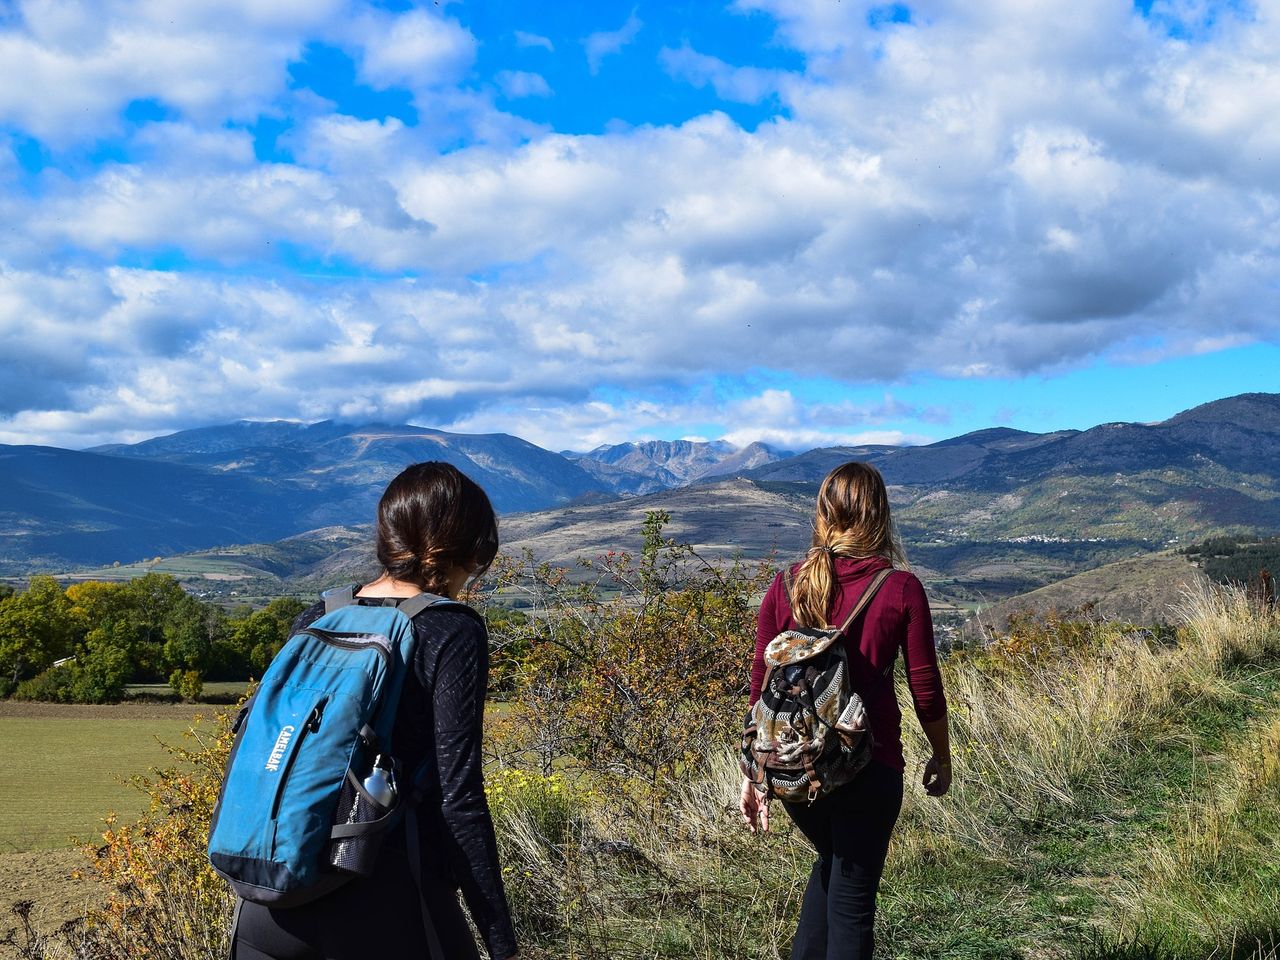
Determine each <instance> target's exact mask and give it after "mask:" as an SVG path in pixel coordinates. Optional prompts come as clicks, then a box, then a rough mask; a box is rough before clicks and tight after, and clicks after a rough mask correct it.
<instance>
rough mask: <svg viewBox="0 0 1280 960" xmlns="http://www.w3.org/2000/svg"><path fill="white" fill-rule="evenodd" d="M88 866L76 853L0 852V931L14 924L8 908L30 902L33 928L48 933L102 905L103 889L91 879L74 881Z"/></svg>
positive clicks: (61, 851)
mask: <svg viewBox="0 0 1280 960" xmlns="http://www.w3.org/2000/svg"><path fill="white" fill-rule="evenodd" d="M87 864H88V860H87V859H86V858H85V856H84V854H82V853H81V852H80V851H79V850H41V851H39V852H36V853H0V928H3V929H7V928H8V927H10V926H12V925H13V923H12V921H11V919H10V915H9V909H10V907H11V906H12V905H13V904H14V903H17V902H18V901H19V900H31V901H32V902H33V903H34V904H35V907H34V909H33V910H32V915H31V918H32V921H33V922H34V924H35V926H36V929H38V930H44V931H50V930H53V929H55V928H56V927H58V925H59V924H61V923H62V922H63V921H64V920H71V919H73V918H75V917H82V916H84V915H85V912H86V911H87V910H89V909H90V908H92V907H95V906H97V905H98V904H99V903H100V902H101V895H102V890H101V888H100V887H99V886H98V884H97V883H95V882H94V881H92V880H90V879H83V878H82V879H73V874H75V873H76V872H77V871H81V872H83V871H84V869H85V867H86V866H87Z"/></svg>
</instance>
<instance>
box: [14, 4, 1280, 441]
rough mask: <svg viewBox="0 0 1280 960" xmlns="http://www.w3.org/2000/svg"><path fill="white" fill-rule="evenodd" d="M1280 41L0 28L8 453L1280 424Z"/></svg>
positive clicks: (463, 23) (1236, 23) (1149, 22)
mask: <svg viewBox="0 0 1280 960" xmlns="http://www.w3.org/2000/svg"><path fill="white" fill-rule="evenodd" d="M1277 115H1280V11H1278V10H1277V8H1276V7H1275V5H1274V4H1273V3H1272V4H1264V3H1257V4H1246V3H1241V2H1234V3H1213V2H1206V0H1142V2H1139V3H1136V4H1130V3H1121V2H1102V0H1072V2H1067V0H1045V2H1043V3H1039V4H1036V5H1035V6H1034V9H1032V8H1029V7H1028V6H1027V5H1026V4H1023V3H1019V2H1014V0H992V2H990V3H985V4H981V5H975V4H971V3H960V2H944V0H931V2H922V3H918V4H876V3H859V2H841V3H833V2H828V0H737V2H733V3H728V4H719V3H705V2H692V0H689V2H671V3H662V4H657V3H645V2H637V3H612V2H598V3H592V4H572V3H558V4H526V3H516V2H497V0H495V2H483V3H481V2H450V3H441V4H435V3H427V4H415V3H404V2H386V3H362V2H347V0H271V2H268V0H218V2H199V0H189V2H184V3H182V4H174V3H166V2H163V0H146V2H137V0H9V2H6V0H0V223H3V224H4V225H5V226H4V228H2V229H0V355H2V356H3V359H4V361H5V367H4V373H3V374H2V375H0V442H3V443H53V444H58V445H64V446H88V445H91V444H94V443H100V442H106V441H115V440H133V439H140V438H143V437H146V436H152V435H155V434H158V433H165V432H170V431H173V430H177V429H182V428H185V427H193V426H201V425H206V424H210V423H218V422H225V421H228V420H233V419H238V418H253V419H269V418H290V419H302V420H315V419H322V418H331V417H332V418H340V419H347V420H382V421H410V422H415V423H422V424H427V425H431V426H438V427H443V428H445V429H453V430H458V431H463V432H489V431H502V432H509V433H515V434H517V435H520V436H523V437H526V438H528V439H530V440H533V441H534V442H536V443H540V444H543V445H545V446H548V447H551V448H554V449H565V448H574V449H582V448H586V447H590V446H594V445H596V444H598V443H603V442H617V441H622V440H628V439H646V438H676V437H681V436H697V437H705V438H708V439H710V438H717V437H727V438H729V439H731V440H735V441H738V442H747V441H749V440H752V439H757V438H759V439H765V440H769V441H772V442H774V443H777V444H780V445H782V446H787V447H792V448H801V447H808V446H814V445H821V444H834V443H846V442H865V441H879V442H925V441H928V440H931V439H941V438H944V437H948V436H953V435H955V434H958V433H962V432H965V431H967V430H972V429H979V428H982V427H987V426H992V425H997V424H999V425H1007V426H1014V427H1019V428H1023V429H1030V430H1051V429H1056V428H1061V427H1077V428H1078V427H1087V426H1090V425H1092V424H1095V423H1099V422H1105V421H1109V420H1144V421H1151V420H1158V419H1162V418H1164V417H1167V416H1170V415H1172V414H1174V413H1176V412H1178V411H1179V410H1182V409H1185V408H1187V407H1189V406H1193V405H1195V404H1197V403H1202V402H1206V401H1209V400H1212V399H1216V398H1219V397H1223V396H1229V395H1231V394H1234V393H1241V392H1246V391H1255V390H1262V391H1276V390H1280V375H1278V374H1277V371H1280V311H1278V310H1277V307H1278V306H1280V295H1278V292H1280V289H1278V284H1280V226H1278V224H1280V216H1277V214H1278V213H1280V137H1277V136H1276V134H1275V130H1276V126H1275V123H1274V117H1275V116H1277Z"/></svg>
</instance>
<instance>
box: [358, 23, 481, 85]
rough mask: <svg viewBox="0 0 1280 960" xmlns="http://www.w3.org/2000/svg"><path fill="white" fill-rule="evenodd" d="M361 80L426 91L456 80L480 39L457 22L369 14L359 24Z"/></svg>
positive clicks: (373, 83) (465, 66)
mask: <svg viewBox="0 0 1280 960" xmlns="http://www.w3.org/2000/svg"><path fill="white" fill-rule="evenodd" d="M357 36H358V37H359V38H360V40H361V45H362V47H363V55H362V57H361V61H360V77H361V79H363V80H364V81H365V82H366V83H369V84H372V85H373V86H375V87H400V86H402V87H408V88H409V89H411V90H415V91H417V90H424V89H429V88H431V87H435V86H439V85H442V84H445V83H449V82H451V81H454V80H457V79H458V78H459V76H460V74H461V72H462V71H463V70H465V69H466V68H467V67H468V66H469V65H470V64H471V60H472V59H473V58H474V56H475V47H476V41H475V38H474V37H473V36H472V35H471V34H470V33H469V32H468V31H467V30H466V29H464V28H463V27H462V26H461V25H460V24H458V23H457V21H454V20H449V19H447V18H445V17H440V16H436V15H435V14H432V13H429V12H428V11H426V10H410V11H408V12H407V13H402V14H398V15H385V14H384V15H379V14H370V15H368V16H367V17H366V18H365V19H364V20H362V21H361V22H360V24H359V28H358V30H357Z"/></svg>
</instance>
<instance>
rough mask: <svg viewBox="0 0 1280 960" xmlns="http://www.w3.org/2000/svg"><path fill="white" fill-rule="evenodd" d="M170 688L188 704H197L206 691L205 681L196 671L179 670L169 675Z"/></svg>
mask: <svg viewBox="0 0 1280 960" xmlns="http://www.w3.org/2000/svg"><path fill="white" fill-rule="evenodd" d="M169 686H171V687H173V692H174V693H176V694H177V695H178V696H180V697H181V698H182V699H183V700H185V701H187V702H188V703H195V702H196V701H197V700H199V699H200V694H201V693H202V692H203V691H204V680H202V679H201V677H200V674H199V673H198V672H197V671H195V670H183V669H181V668H179V669H177V670H174V671H173V673H171V674H169Z"/></svg>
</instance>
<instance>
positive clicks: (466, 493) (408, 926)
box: [233, 462, 517, 960]
mask: <svg viewBox="0 0 1280 960" xmlns="http://www.w3.org/2000/svg"><path fill="white" fill-rule="evenodd" d="M497 552H498V526H497V520H496V518H495V517H494V513H493V508H492V507H491V506H490V504H489V498H488V497H487V496H486V495H485V492H484V491H483V490H482V489H481V488H480V487H479V486H478V485H477V484H476V483H475V482H474V481H472V480H470V479H469V478H467V477H466V476H464V475H463V474H462V473H460V472H459V471H458V470H457V469H456V468H455V467H453V466H451V465H449V464H447V463H435V462H431V463H418V464H414V465H413V466H411V467H408V468H407V469H405V470H404V471H403V472H402V473H401V474H400V475H399V476H397V477H396V478H395V479H394V480H392V481H391V483H390V484H389V485H388V487H387V489H386V491H385V492H384V493H383V495H382V499H381V500H380V501H379V503H378V527H377V556H378V562H379V563H380V564H381V566H382V574H381V575H380V576H379V577H378V578H377V579H376V580H373V581H372V582H370V583H367V584H365V585H363V586H359V585H353V589H354V591H355V600H356V602H357V603H360V604H367V605H398V604H399V603H400V601H402V600H404V599H407V598H409V597H414V596H417V595H418V594H420V593H423V592H427V593H434V594H436V595H438V596H443V597H449V598H456V597H457V596H458V594H459V593H460V592H461V591H462V589H463V587H464V585H465V584H466V581H467V580H468V579H469V578H473V577H477V576H479V575H481V574H482V573H484V571H485V570H486V569H488V567H489V564H491V563H492V562H493V558H494V557H495V556H496V554H497ZM324 610H325V605H324V602H323V601H321V602H319V603H317V604H315V605H313V606H312V607H310V608H308V609H307V610H305V611H303V613H302V614H301V615H300V616H299V617H298V619H297V621H296V622H295V623H294V625H293V631H294V632H297V631H298V630H301V629H303V628H304V627H306V626H308V625H310V624H311V623H312V622H314V621H315V620H317V619H319V617H320V616H322V615H323V614H324ZM413 629H414V633H415V635H416V639H417V643H416V653H415V657H414V662H413V664H412V669H411V670H410V671H409V672H408V673H407V674H406V677H405V686H404V692H403V694H402V695H401V700H400V708H399V712H398V713H397V715H396V721H395V729H394V733H393V737H392V742H393V743H394V744H395V745H396V749H397V751H398V752H399V753H400V755H401V759H402V760H403V762H404V766H405V768H406V769H418V768H419V767H420V766H421V765H422V764H423V763H427V764H429V767H430V769H431V770H433V772H434V778H433V779H434V782H433V783H430V784H429V788H428V791H427V798H426V799H425V800H424V801H423V803H422V804H421V805H420V806H419V808H418V810H419V813H418V816H419V818H420V821H421V830H420V836H421V840H422V842H421V843H420V845H419V846H420V849H418V850H408V849H407V842H406V831H405V829H404V827H403V826H400V827H397V828H395V829H394V830H392V831H391V832H389V833H388V835H387V838H386V840H385V842H384V843H383V846H382V849H381V851H380V853H379V858H378V863H377V868H376V870H375V872H374V874H373V876H371V877H369V878H368V879H355V880H352V881H351V882H349V883H347V884H346V885H344V886H342V887H340V888H338V889H337V890H336V891H334V892H333V893H330V894H327V895H325V896H324V897H321V898H320V899H318V900H314V901H312V902H310V903H307V904H303V905H302V906H297V907H290V908H288V909H272V908H268V907H264V906H260V905H257V904H254V903H245V904H244V907H243V909H242V912H241V915H240V921H239V925H238V928H237V935H236V942H235V945H234V948H233V956H234V958H235V960H366V958H373V960H410V958H412V960H419V958H422V957H427V956H430V953H429V949H428V943H427V939H426V932H425V926H424V923H423V916H422V903H421V901H420V900H419V892H418V886H417V883H416V882H415V881H414V879H413V872H412V870H411V868H410V862H409V857H417V858H419V859H420V862H421V866H422V870H421V878H422V882H423V895H424V896H425V899H426V906H427V911H428V913H429V915H430V918H431V921H432V924H433V926H434V927H435V931H436V934H437V936H438V937H439V940H440V944H441V946H442V948H443V950H444V955H445V956H446V957H447V958H448V960H468V958H471V960H478V958H479V956H480V954H479V952H478V951H477V949H476V946H475V941H474V939H473V937H472V935H471V931H470V930H469V929H468V926H467V921H466V919H465V917H464V916H463V914H462V909H461V907H460V906H459V904H458V890H459V889H461V891H462V895H463V898H464V899H465V900H466V903H467V909H468V911H469V912H470V914H471V919H472V921H473V922H474V923H475V926H476V928H477V929H478V930H479V931H480V934H481V936H482V937H483V938H484V942H485V946H486V948H487V949H488V953H489V956H490V957H491V958H492V960H508V958H511V957H514V956H516V955H517V951H516V942H515V933H514V931H513V929H512V926H511V917H510V912H509V910H508V907H507V901H506V895H505V893H504V891H503V887H502V871H501V868H500V867H499V864H498V850H497V844H496V841H495V839H494V833H493V821H492V819H491V818H490V815H489V807H488V803H487V802H486V800H485V794H484V781H483V779H482V773H481V736H482V725H483V719H484V702H485V689H486V685H487V675H488V669H489V645H488V636H487V634H486V632H485V626H484V620H483V619H482V618H481V617H480V615H479V614H477V613H476V612H475V611H474V610H472V609H471V608H470V607H463V606H458V605H455V604H451V605H449V606H446V607H441V608H434V609H433V608H430V607H428V608H427V609H426V610H423V611H422V612H421V613H419V614H417V615H416V616H415V617H414V618H413Z"/></svg>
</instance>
